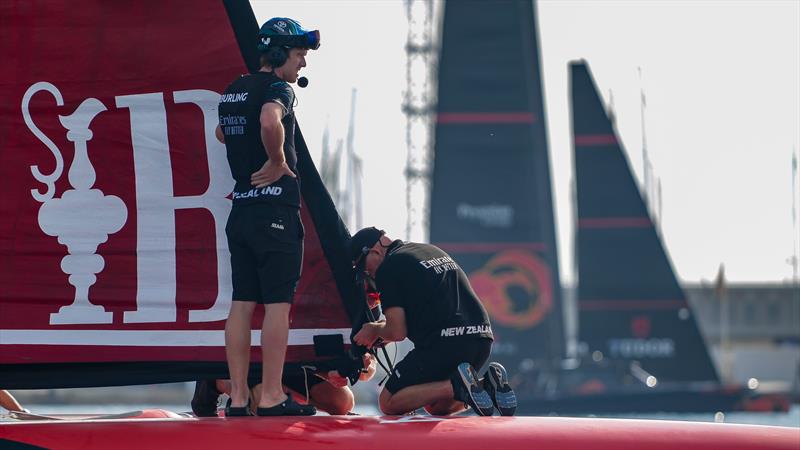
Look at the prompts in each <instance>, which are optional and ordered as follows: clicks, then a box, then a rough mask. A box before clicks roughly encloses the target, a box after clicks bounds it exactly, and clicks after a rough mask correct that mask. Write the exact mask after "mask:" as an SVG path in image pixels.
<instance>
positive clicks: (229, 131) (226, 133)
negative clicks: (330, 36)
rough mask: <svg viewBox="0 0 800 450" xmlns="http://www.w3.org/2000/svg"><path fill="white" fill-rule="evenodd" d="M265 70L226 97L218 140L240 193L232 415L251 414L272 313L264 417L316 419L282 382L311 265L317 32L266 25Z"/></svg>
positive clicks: (236, 199)
mask: <svg viewBox="0 0 800 450" xmlns="http://www.w3.org/2000/svg"><path fill="white" fill-rule="evenodd" d="M258 38H259V44H258V49H259V51H260V52H261V60H260V63H261V69H260V70H259V71H258V72H256V73H253V74H249V75H243V76H241V77H240V78H238V79H237V80H235V81H234V82H233V83H231V85H230V86H228V88H227V89H226V90H225V93H224V94H222V97H221V98H220V104H219V126H218V127H217V130H216V135H217V138H218V139H219V140H220V141H221V142H224V143H225V147H226V150H227V155H228V163H229V164H230V168H231V174H232V175H233V178H234V180H236V185H235V187H234V191H233V208H232V210H231V213H230V216H229V217H228V224H227V226H226V229H225V231H226V234H227V237H228V248H229V249H230V252H231V268H232V279H233V302H232V304H231V310H230V313H229V314H228V321H227V323H226V324H225V353H226V355H227V359H228V371H229V373H230V379H231V391H230V397H231V400H230V402H229V403H228V408H227V410H226V416H229V417H231V416H245V415H249V414H250V409H249V408H248V404H249V389H248V386H247V373H248V371H249V367H250V323H251V320H252V316H253V311H254V310H255V307H256V304H257V303H260V304H263V305H264V313H265V314H264V322H263V324H262V326H261V355H262V363H263V372H262V380H261V381H262V389H261V396H260V398H258V399H254V401H257V402H258V407H257V409H256V411H257V414H258V415H260V416H261V415H263V416H275V415H312V414H315V413H316V410H315V409H314V407H313V406H310V405H300V404H298V403H296V402H295V401H294V400H292V398H291V396H287V394H286V393H285V392H284V391H283V389H282V387H281V378H282V374H283V364H284V358H285V355H286V345H287V341H288V335H289V310H290V308H291V305H292V298H293V296H294V291H295V288H296V287H297V281H298V280H299V278H300V270H301V267H302V262H303V225H302V223H301V222H300V185H299V180H298V178H297V175H295V172H296V167H295V165H296V164H297V155H296V153H295V143H294V135H295V117H294V110H293V106H294V103H295V98H294V91H293V90H292V88H291V86H290V85H289V83H294V82H296V81H297V78H298V73H299V72H300V69H302V68H303V67H305V66H306V54H307V53H308V50H309V49H312V50H316V49H317V48H319V44H320V39H319V31H306V30H304V29H302V28H301V27H300V24H299V23H298V22H296V21H294V20H292V19H288V18H282V17H276V18H273V19H270V20H268V21H267V22H266V23H264V25H263V26H262V27H261V30H260V31H259V33H258Z"/></svg>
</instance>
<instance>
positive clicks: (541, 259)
mask: <svg viewBox="0 0 800 450" xmlns="http://www.w3.org/2000/svg"><path fill="white" fill-rule="evenodd" d="M438 86H439V92H438V106H437V111H436V112H437V116H436V117H437V120H436V143H435V149H434V150H435V155H434V169H433V180H432V192H431V208H430V209H431V213H430V240H431V242H432V243H433V244H435V245H438V246H440V247H441V248H443V249H444V250H446V251H447V252H449V253H450V254H451V255H453V256H454V257H455V258H456V260H457V261H458V262H459V264H461V266H462V267H463V269H464V271H465V272H466V273H467V274H468V275H469V277H470V280H471V283H472V286H473V288H474V289H475V291H476V293H477V294H478V295H479V297H480V298H481V300H482V301H483V303H484V305H485V306H486V309H487V310H488V312H489V315H490V317H491V321H492V328H493V330H494V333H495V338H496V341H495V346H494V349H493V357H495V358H497V359H499V360H500V361H502V362H503V363H504V364H508V365H509V368H511V369H512V370H515V371H516V370H518V368H519V367H520V363H521V362H523V361H528V362H530V361H531V360H539V361H541V360H549V361H553V360H560V359H561V358H562V356H563V353H564V335H563V328H562V315H561V285H560V280H559V274H558V258H557V253H556V244H555V232H554V221H553V207H552V194H551V190H550V173H549V167H550V166H549V161H548V147H547V137H546V134H545V116H544V107H543V100H542V81H541V74H540V66H539V47H538V36H537V31H536V17H535V11H534V8H533V3H532V2H530V1H457V2H448V3H447V5H446V7H445V12H444V25H443V35H442V49H441V57H440V61H439V81H438ZM524 365H526V364H523V366H524ZM527 365H529V364H527Z"/></svg>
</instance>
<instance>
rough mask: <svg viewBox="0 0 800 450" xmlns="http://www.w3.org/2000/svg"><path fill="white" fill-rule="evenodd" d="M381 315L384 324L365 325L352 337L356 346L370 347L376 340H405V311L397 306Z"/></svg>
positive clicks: (371, 323) (370, 323) (369, 323)
mask: <svg viewBox="0 0 800 450" xmlns="http://www.w3.org/2000/svg"><path fill="white" fill-rule="evenodd" d="M383 313H384V315H385V316H386V321H385V322H368V323H365V324H364V325H363V326H362V327H361V330H360V331H359V332H358V333H357V334H356V335H355V336H353V340H355V341H356V343H357V344H360V345H363V346H365V347H372V346H373V345H374V344H375V341H377V340H378V339H383V340H384V341H385V342H399V341H402V340H403V339H405V338H406V332H407V331H406V311H405V310H404V309H403V308H401V307H399V306H393V307H390V308H388V309H386V310H385V311H384V312H383Z"/></svg>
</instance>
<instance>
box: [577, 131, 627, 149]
mask: <svg viewBox="0 0 800 450" xmlns="http://www.w3.org/2000/svg"><path fill="white" fill-rule="evenodd" d="M617 143H618V141H617V137H616V136H614V135H613V134H580V135H577V136H575V146H577V147H599V146H603V145H616V144H617Z"/></svg>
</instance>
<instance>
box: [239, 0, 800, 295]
mask: <svg viewBox="0 0 800 450" xmlns="http://www.w3.org/2000/svg"><path fill="white" fill-rule="evenodd" d="M252 4H253V8H254V10H255V13H256V17H257V18H258V20H259V22H260V23H261V22H263V21H265V20H267V19H268V18H270V17H273V16H288V17H292V18H296V19H298V20H300V22H301V23H302V24H303V26H304V27H306V28H315V29H319V30H320V31H321V32H322V42H323V45H322V47H321V48H320V50H319V51H316V52H312V53H311V55H310V56H309V58H308V59H309V66H308V68H306V69H305V70H304V74H305V75H306V76H307V77H308V78H309V80H310V85H309V87H308V88H306V89H304V90H303V89H296V91H297V96H298V99H299V105H298V106H297V114H298V117H299V121H300V123H301V125H302V127H303V132H304V135H305V136H306V139H307V141H308V143H309V146H310V147H311V150H312V155H313V156H314V157H315V160H316V161H318V162H319V156H320V152H321V140H322V133H323V131H324V129H325V127H326V126H329V127H330V133H331V137H332V138H333V140H334V142H335V140H336V139H343V138H344V137H345V135H346V132H347V121H348V117H349V111H350V91H351V89H352V88H356V89H358V101H357V105H356V125H355V127H356V129H355V132H356V135H355V148H356V151H357V153H358V154H359V155H360V156H361V157H362V158H363V159H364V172H365V173H364V180H363V187H364V222H365V224H366V225H372V224H374V225H376V226H379V227H382V228H384V229H385V230H387V232H388V233H389V234H390V235H392V236H393V237H401V238H405V237H406V236H405V223H406V210H405V180H404V178H403V168H404V165H405V158H406V147H405V118H404V116H403V115H402V112H401V110H400V106H401V102H402V95H403V91H404V90H405V53H404V46H405V40H406V31H407V25H406V15H405V7H404V5H403V3H402V2H401V1H396V0H384V1H372V2H368V1H344V2H342V1H337V2H325V1H293V2H289V1H270V2H266V1H253V2H252ZM537 6H538V12H539V17H538V23H539V35H540V40H541V42H540V47H541V57H542V66H543V74H544V89H545V101H546V103H545V107H546V110H547V114H548V116H547V121H548V128H549V130H548V134H549V141H550V154H551V169H552V173H553V190H554V194H553V195H554V200H555V204H556V223H557V226H558V238H559V242H558V244H559V253H560V254H559V258H560V262H561V273H562V278H563V279H564V280H566V281H570V280H572V279H573V278H574V275H573V273H572V271H573V269H572V268H573V261H572V252H573V248H572V222H573V217H572V206H571V194H570V192H571V187H570V186H571V182H572V172H573V168H572V149H571V144H570V128H569V126H570V122H569V120H570V119H569V117H570V110H569V97H568V68H567V64H568V62H569V61H570V60H573V59H579V58H585V59H586V60H587V61H588V63H589V65H590V67H591V69H592V71H593V74H594V76H595V79H596V82H597V84H598V86H599V88H600V90H601V93H602V94H603V96H604V97H605V101H606V102H609V100H610V98H611V95H612V94H613V104H614V110H615V112H616V117H617V129H618V131H619V133H620V135H621V138H622V141H623V143H624V146H625V148H626V150H627V153H628V157H629V160H630V162H631V165H632V167H633V169H634V171H635V172H636V175H637V177H638V178H639V180H640V181H642V180H643V179H644V178H643V176H644V174H643V169H642V152H641V148H642V134H641V131H642V122H641V113H640V89H644V93H645V96H646V98H647V107H646V111H645V114H646V116H645V122H646V134H647V142H648V150H649V153H650V159H651V163H652V166H653V173H654V175H655V176H656V177H658V178H659V179H660V180H661V185H662V197H661V198H662V199H661V211H662V216H661V230H662V237H663V238H664V241H665V244H666V247H667V250H668V252H669V254H670V256H671V258H672V262H673V266H674V267H675V270H676V272H677V273H678V275H679V277H680V278H681V279H683V280H686V281H700V280H711V279H713V278H714V277H715V276H716V273H717V269H718V266H719V264H720V263H724V264H725V268H726V277H727V278H728V279H729V280H734V281H780V280H788V279H791V276H792V268H791V265H790V264H789V262H788V260H789V258H790V257H791V256H792V254H793V246H794V245H795V244H794V237H795V236H794V233H795V231H793V229H792V171H791V159H792V149H793V148H795V149H798V148H800V1H798V0H784V1H697V2H690V1H674V2H666V1H663V2H662V1H641V2H634V1H591V2H590V1H542V2H539V4H538V5H537ZM639 68H641V77H640V75H639ZM795 151H797V150H795ZM498 163H502V162H501V161H498ZM423 238H424V235H422V234H421V233H420V232H415V233H413V234H412V236H411V239H412V240H422V239H423Z"/></svg>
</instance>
